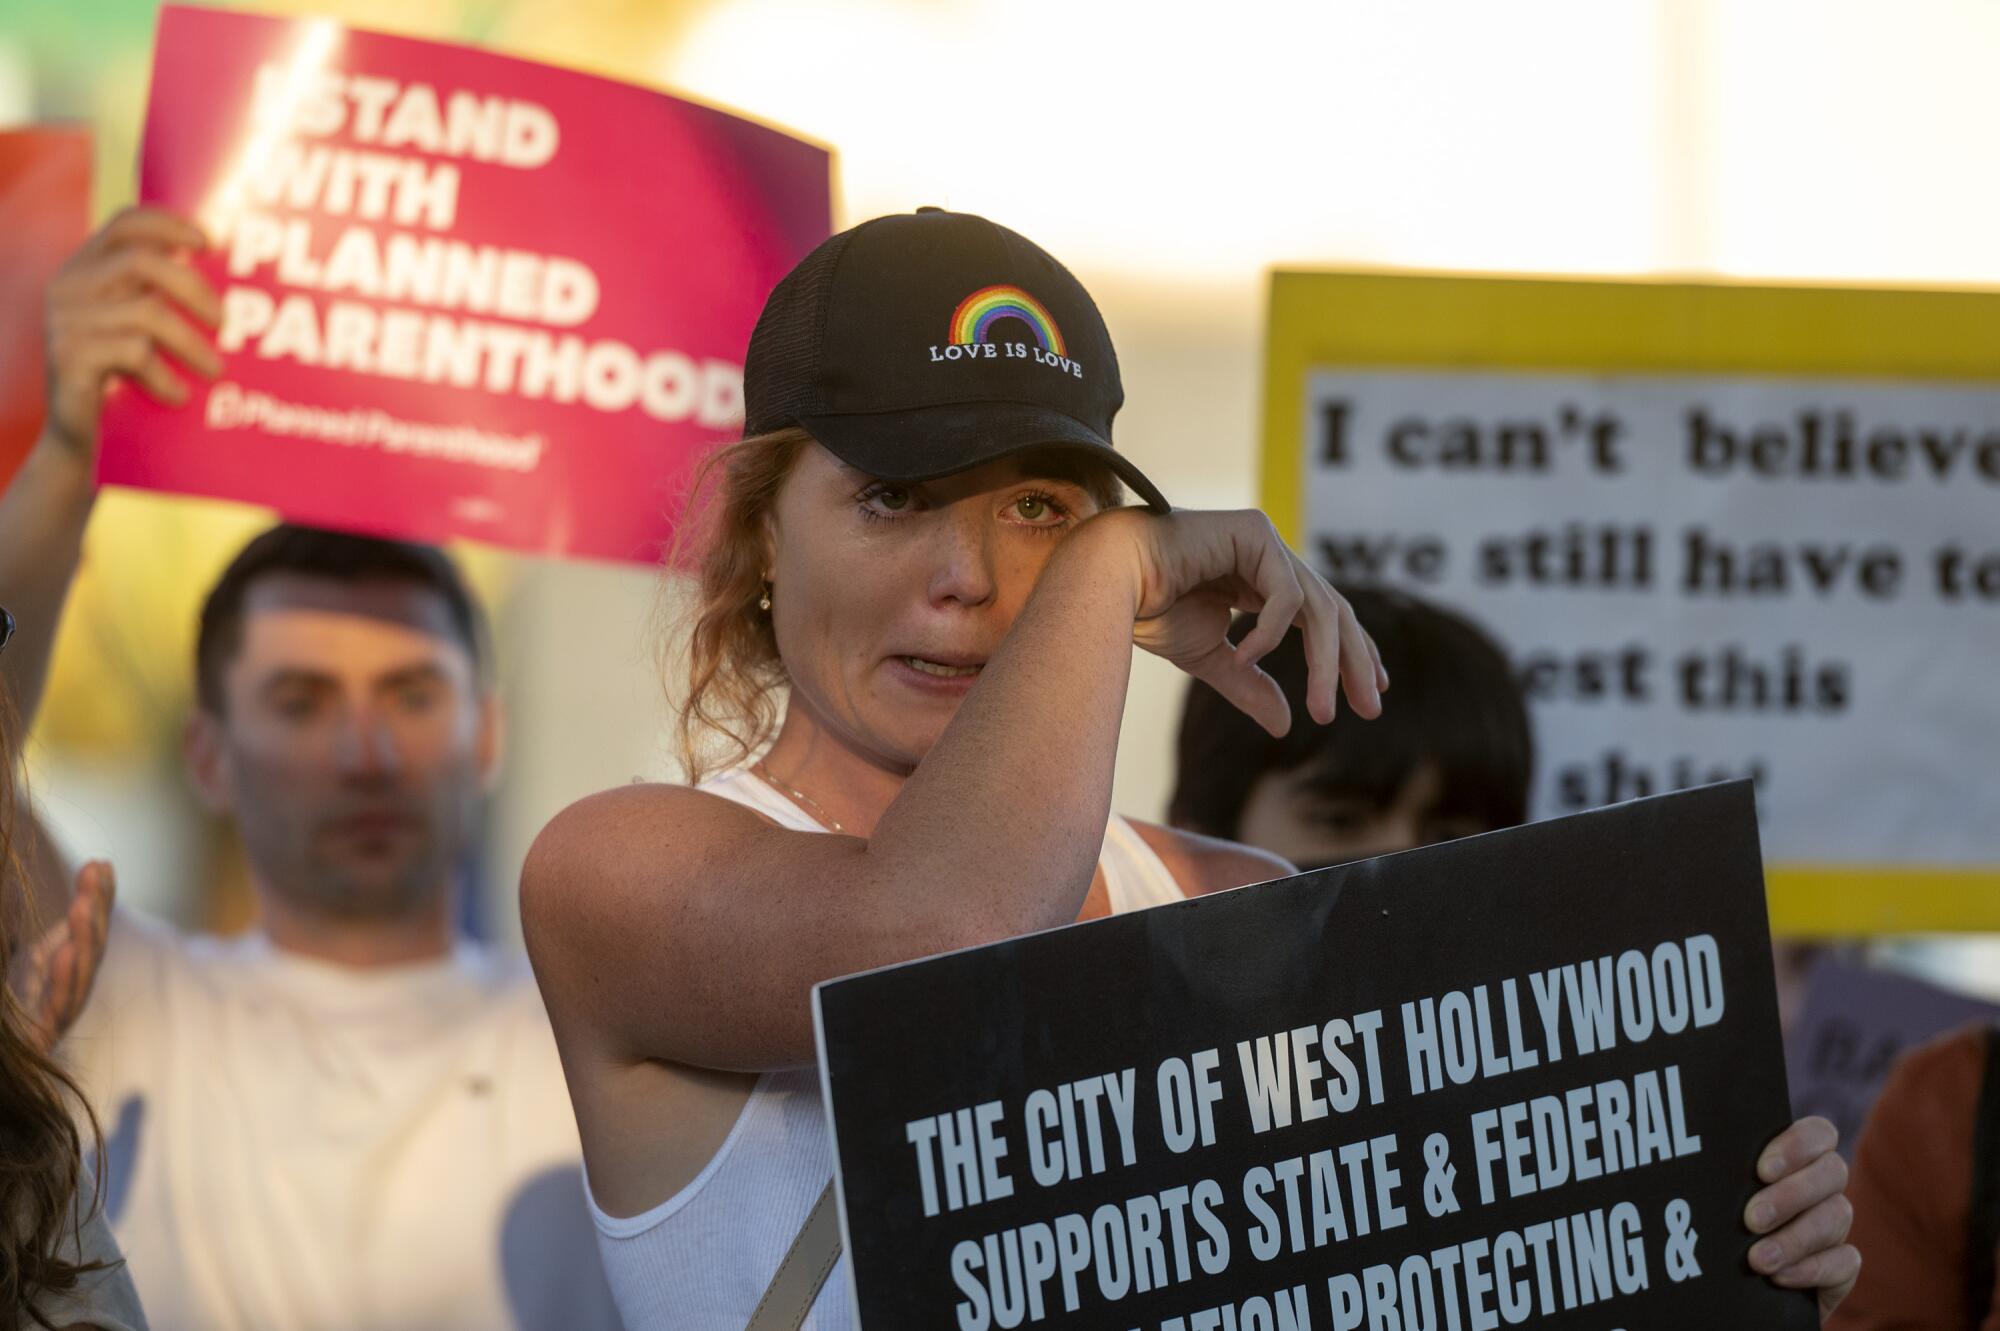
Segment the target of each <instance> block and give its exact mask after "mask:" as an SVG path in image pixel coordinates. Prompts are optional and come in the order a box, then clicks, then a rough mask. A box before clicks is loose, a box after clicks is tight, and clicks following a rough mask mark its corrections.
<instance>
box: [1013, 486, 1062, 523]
mask: <svg viewBox="0 0 2000 1331" xmlns="http://www.w3.org/2000/svg"><path fill="white" fill-rule="evenodd" d="M1013 510H1014V516H1015V517H1017V518H1019V519H1020V520H1021V521H1023V522H1029V523H1033V524H1034V525H1036V526H1038V527H1050V526H1054V525H1055V524H1057V523H1059V522H1061V521H1062V519H1063V518H1064V517H1065V516H1067V514H1066V513H1065V511H1064V509H1063V507H1062V505H1060V504H1058V503H1056V501H1055V500H1053V499H1051V498H1049V497H1048V496H1047V495H1038V494H1027V495H1022V496H1021V497H1020V498H1019V499H1016V500H1015V501H1014V503H1013Z"/></svg>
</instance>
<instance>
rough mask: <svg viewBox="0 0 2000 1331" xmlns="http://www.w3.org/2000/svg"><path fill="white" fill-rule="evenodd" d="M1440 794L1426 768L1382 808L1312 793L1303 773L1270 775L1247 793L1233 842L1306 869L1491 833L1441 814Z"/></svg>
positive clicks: (1476, 822) (1357, 798) (1438, 780)
mask: <svg viewBox="0 0 2000 1331" xmlns="http://www.w3.org/2000/svg"><path fill="white" fill-rule="evenodd" d="M1443 795H1444V781H1443V778H1442V777H1441V776H1440V775H1439V772H1438V769H1437V765H1436V764H1435V763H1431V762H1423V763H1419V764H1418V765H1417V767H1416V770H1415V771H1413V772H1412V773H1411V774H1410V778H1409V780H1407V781H1405V782H1404V783H1403V788H1402V789H1401V790H1399V791H1397V792H1396V796H1395V798H1394V799H1392V800H1390V801H1389V802H1388V803H1387V804H1377V803H1375V802H1374V801H1372V800H1370V799H1368V798H1366V797H1365V796H1363V795H1361V794H1359V793H1356V794H1352V795H1339V794H1336V795H1328V794H1325V793H1323V792H1321V791H1317V790H1314V789H1313V788H1312V783H1311V781H1310V780H1309V777H1308V774H1307V772H1305V771H1304V770H1303V769H1302V770H1299V771H1294V772H1270V773H1266V774H1265V775H1264V776H1261V777H1259V778H1258V779H1257V783H1256V784H1255V785H1253V786H1252V787H1251V788H1250V798H1249V799H1248V800H1247V801H1246V802H1245V803H1244V806H1243V820H1242V823H1241V824H1240V825H1239V826H1238V828H1237V837H1236V839H1237V840H1238V841H1241V842H1243V843H1244V844H1245V845H1249V846H1255V847H1257V848H1258V849H1259V850H1268V851H1270V852H1271V853H1273V854H1275V855H1282V856H1284V857H1285V858H1286V859H1288V860H1290V861H1291V862H1292V863H1293V864H1296V865H1297V866H1298V867H1299V868H1300V869H1302V870H1304V869H1320V868H1324V867H1326V866H1327V865H1329V864H1344V863H1346V862H1347V861H1349V860H1365V859H1368V858H1369V857H1371V856H1374V855H1388V854H1392V853H1394V852H1396V851H1399V850H1414V849H1416V848H1417V847H1418V846H1429V845H1434V844H1435V843H1437V842H1439V841H1453V840H1456V839H1457V838H1459V837H1467V836H1475V835H1477V834H1478V833H1481V832H1490V831H1492V830H1493V828H1492V827H1491V826H1489V825H1488V824H1487V823H1485V822H1484V821H1482V820H1480V819H1477V818H1469V817H1466V816H1464V815H1449V814H1443V813H1440V812H1439V804H1440V802H1441V800H1442V798H1443Z"/></svg>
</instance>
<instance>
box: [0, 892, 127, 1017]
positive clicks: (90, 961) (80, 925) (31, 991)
mask: <svg viewBox="0 0 2000 1331" xmlns="http://www.w3.org/2000/svg"><path fill="white" fill-rule="evenodd" d="M117 892H118V882H117V879H116V877H115V876H114V875H113V874H112V872H111V866H110V865H109V864H107V863H105V862H104V861H103V860H92V861H91V862H90V863H88V864H86V865H84V866H83V868H81V869H79V870H77V874H76V894H75V895H74V896H73V897H71V898H70V903H69V910H68V912H67V913H66V914H65V915H64V916H63V918H61V919H60V920H57V921H56V922H55V923H54V924H52V925H50V926H49V927H48V928H47V929H45V930H44V931H43V932H42V936H41V937H40V938H38V939H36V940H35V943H34V946H32V947H30V948H29V949H28V950H27V951H26V952H25V953H24V954H22V956H21V957H20V959H19V960H18V961H17V962H16V964H15V967H14V974H13V976H12V977H11V987H12V988H13V990H14V997H15V998H16V1000H18V1001H19V1003H20V1004H21V1009H22V1011H24V1012H25V1013H27V1016H28V1023H29V1027H30V1029H29V1038H30V1039H32V1040H34V1041H35V1044H36V1047H37V1048H39V1049H40V1050H41V1051H42V1052H43V1053H48V1052H49V1051H50V1050H52V1049H54V1048H55V1047H56V1042H57V1041H59V1040H61V1039H62V1037H63V1033H64V1032H65V1031H67V1030H69V1028H70V1027H71V1026H72V1025H74V1024H75V1022H76V1019H77V1018H78V1017H79V1016H81V1015H82V1014H83V1005H84V1003H85V1002H87V1001H88V1000H89V998H90V987H91V985H92V984H93V983H95V982H96V980H97V965H98V963H99V962H100V961H102V960H103V959H104V943H105V940H106V938H107V937H108V936H109V934H110V930H111V902H112V899H113V898H114V897H115V896H116V895H117Z"/></svg>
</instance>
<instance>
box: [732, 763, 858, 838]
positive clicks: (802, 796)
mask: <svg viewBox="0 0 2000 1331" xmlns="http://www.w3.org/2000/svg"><path fill="white" fill-rule="evenodd" d="M750 770H751V771H752V772H754V773H755V774H757V775H758V776H761V777H763V778H764V779H765V780H766V781H768V782H770V783H771V784H772V785H774V786H776V787H777V788H778V789H779V790H780V791H782V792H784V793H785V794H787V795H790V796H791V797H792V798H793V799H795V800H797V801H798V802H799V803H801V804H803V805H805V806H806V807H807V808H808V809H810V810H812V812H813V814H814V815H815V816H816V817H817V818H818V819H819V820H820V821H821V822H823V823H825V824H826V826H827V830H829V831H832V832H838V833H840V834H841V835H842V836H845V835H847V829H846V828H844V827H842V826H841V825H840V819H838V818H836V817H834V816H833V815H832V814H830V813H828V812H827V811H826V806H825V805H823V804H821V803H820V802H819V801H818V800H816V799H814V798H813V797H812V796H810V795H808V794H806V793H805V792H804V791H803V790H798V789H796V788H794V787H792V786H788V785H786V784H785V783H784V782H782V781H780V780H778V778H777V777H775V776H772V775H771V769H770V768H769V767H766V766H765V765H764V760H763V759H762V758H759V759H758V760H757V765H756V766H754V767H752V768H751V769H750Z"/></svg>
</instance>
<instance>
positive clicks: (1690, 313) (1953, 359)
mask: <svg viewBox="0 0 2000 1331" xmlns="http://www.w3.org/2000/svg"><path fill="white" fill-rule="evenodd" d="M1333 367H1340V368H1348V369H1353V368H1359V367H1368V368H1378V369H1388V368H1396V369H1425V370H1439V369H1454V368H1462V369H1466V370H1484V371H1491V370H1496V369H1497V370H1506V369H1521V370H1535V371H1539V372H1549V371H1564V370H1571V371H1584V372H1595V373H1605V372H1626V373H1652V374H1662V373H1689V372H1711V373H1725V374H1728V373H1734V374H1786V375H1795V376H1801V375H1814V376H1819V375H1824V376H1828V377H1840V378H1847V377H1866V378H1870V379H1896V378H1911V379H1927V380H1950V379H1960V380H1966V381H1970V382H1978V383H1985V384H1991V383H1996V382H2000V293H1992V292H1973V291H1943V290H1938V291H1912V290H1906V289H1895V290H1890V289H1885V288H1872V287H1839V288H1829V287H1804V286H1799V287H1787V286H1737V285H1722V284H1705V283H1691V282H1668V281H1643V280H1635V281H1586V280H1575V279H1566V278H1494V277H1463V276H1440V275H1428V274H1412V273H1388V272H1279V273H1275V274H1273V275H1272V280H1271V303H1270V322H1269V332H1268V342H1267V345H1266V348H1265V361H1264V454H1263V461H1262V467H1261V475H1262V501H1263V506H1264V509H1265V511H1266V512H1268V513H1269V514H1270V515H1271V517H1272V519H1273V521H1275V522H1276V523H1277V525H1278V529H1279V530H1280V531H1282V532H1283V533H1284V534H1285V537H1286V539H1288V540H1290V541H1291V542H1292V543H1293V544H1294V545H1297V544H1298V542H1299V541H1300V540H1301V538H1302V537H1303V535H1304V532H1305V512H1304V505H1305V494H1304V483H1303V482H1304V460H1305V403H1306V400H1307V399H1306V395H1307V388H1308V381H1309V378H1310V376H1311V375H1312V373H1313V371H1315V370H1317V369H1326V368H1333ZM1995 525H1996V528H2000V515H1996V524H1995ZM1967 775H1968V779H1973V780H1977V779H1978V774H1974V773H1968V774H1967ZM1996 817H2000V813H1996ZM1767 880H1768V884H1769V889H1770V903H1771V925H1772V928H1773V929H1774V930H1775V931H1776V932H1779V933H1784V934H1789V935H1792V936H1795V937H1796V936H1836V935H1857V934H1880V933H1921V932H1933V931H1957V932H1963V931H1982V932H1987V931H1992V932H2000V867H1993V868H1984V867H1964V868H1962V867H1957V866H1923V865H1909V864H1892V865H1880V866H1868V865H1854V864H1839V865H1811V864H1774V865H1772V866H1771V867H1770V869H1769V871H1768V874H1767Z"/></svg>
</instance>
